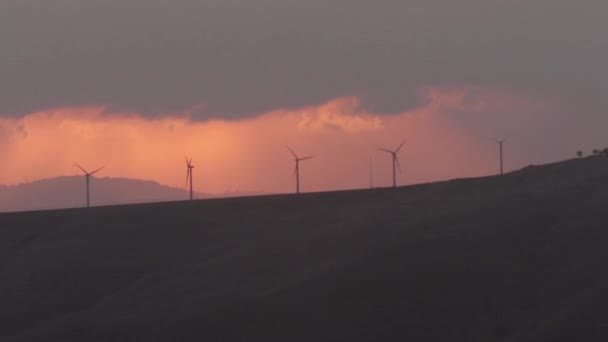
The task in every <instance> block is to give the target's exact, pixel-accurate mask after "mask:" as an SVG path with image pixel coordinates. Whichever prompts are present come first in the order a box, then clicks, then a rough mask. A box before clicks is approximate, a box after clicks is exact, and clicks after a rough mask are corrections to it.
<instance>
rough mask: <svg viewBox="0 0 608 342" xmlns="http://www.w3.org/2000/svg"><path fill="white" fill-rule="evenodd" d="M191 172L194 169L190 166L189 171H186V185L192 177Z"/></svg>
mask: <svg viewBox="0 0 608 342" xmlns="http://www.w3.org/2000/svg"><path fill="white" fill-rule="evenodd" d="M190 172H192V171H191V170H190V168H188V171H186V185H184V186H185V187H186V186H188V180H189V178H190Z"/></svg>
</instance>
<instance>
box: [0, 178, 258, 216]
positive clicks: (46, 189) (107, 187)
mask: <svg viewBox="0 0 608 342" xmlns="http://www.w3.org/2000/svg"><path fill="white" fill-rule="evenodd" d="M90 188H91V205H92V206H99V205H115V204H128V203H146V202H166V201H180V200H186V199H188V197H189V193H188V191H186V190H184V189H178V188H173V187H169V186H165V185H161V184H159V183H157V182H154V181H147V180H138V179H127V178H94V177H91V187H90ZM85 189H86V188H85V180H84V177H82V176H66V177H57V178H50V179H43V180H39V181H35V182H31V183H24V184H19V185H15V186H7V185H0V212H7V211H24V210H44V209H59V208H74V207H83V206H84V205H85V196H86V195H85V191H86V190H85ZM243 195H246V194H244V193H226V194H221V195H211V194H204V193H195V194H194V197H195V198H210V197H230V196H243Z"/></svg>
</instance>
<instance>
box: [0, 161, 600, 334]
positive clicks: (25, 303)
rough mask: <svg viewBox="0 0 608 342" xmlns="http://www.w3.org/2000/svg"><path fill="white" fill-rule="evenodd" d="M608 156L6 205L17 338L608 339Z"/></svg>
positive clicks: (2, 298) (3, 235) (1, 251)
mask: <svg viewBox="0 0 608 342" xmlns="http://www.w3.org/2000/svg"><path fill="white" fill-rule="evenodd" d="M607 215H608V158H603V157H591V158H585V159H577V160H571V161H566V162H562V163H557V164H552V165H545V166H533V167H528V168H526V169H524V170H521V171H518V172H514V173H511V174H508V175H505V176H504V177H486V178H478V179H463V180H454V181H448V182H442V183H433V184H425V185H418V186H412V187H404V188H398V189H376V190H365V191H345V192H334V193H317V194H304V195H301V196H289V195H288V196H265V197H250V198H233V199H220V200H202V201H195V202H175V203H165V204H145V205H132V206H116V207H99V208H91V209H90V210H86V209H72V210H61V211H47V212H33V213H15V214H2V215H0V274H2V278H1V280H2V281H1V282H0V303H1V305H0V341H2V342H4V341H189V340H191V341H399V340H401V341H484V342H489V341H510V342H520V341H521V342H524V341H525V342H528V341H542V342H549V341H551V342H557V341H564V342H565V341H606V340H608V267H606V263H607V261H608V248H607V246H608V216H607Z"/></svg>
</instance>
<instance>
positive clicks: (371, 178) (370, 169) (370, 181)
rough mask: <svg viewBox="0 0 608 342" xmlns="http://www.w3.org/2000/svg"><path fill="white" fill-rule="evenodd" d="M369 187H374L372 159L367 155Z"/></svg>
mask: <svg viewBox="0 0 608 342" xmlns="http://www.w3.org/2000/svg"><path fill="white" fill-rule="evenodd" d="M369 188H370V189H373V188H374V161H373V159H372V157H369Z"/></svg>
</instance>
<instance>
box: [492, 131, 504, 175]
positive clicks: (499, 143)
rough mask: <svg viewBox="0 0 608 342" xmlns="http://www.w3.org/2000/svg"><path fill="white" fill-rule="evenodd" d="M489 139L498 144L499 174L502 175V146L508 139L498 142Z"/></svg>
mask: <svg viewBox="0 0 608 342" xmlns="http://www.w3.org/2000/svg"><path fill="white" fill-rule="evenodd" d="M490 139H492V140H494V141H495V142H496V143H497V144H498V151H499V154H500V174H501V175H502V174H504V169H503V165H504V162H503V145H504V143H505V141H507V139H508V138H504V139H502V140H498V139H494V138H490Z"/></svg>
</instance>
